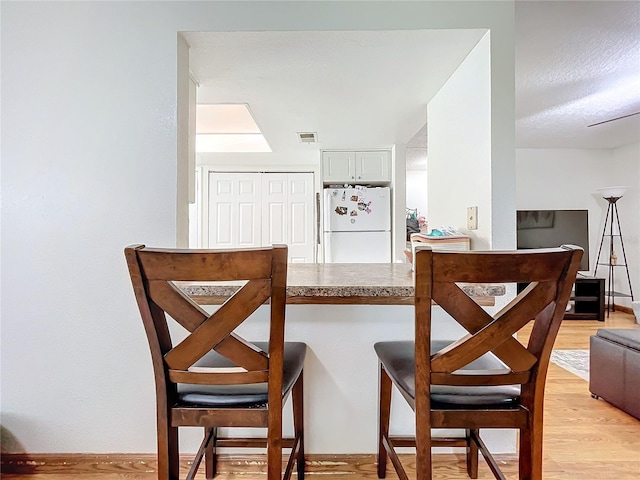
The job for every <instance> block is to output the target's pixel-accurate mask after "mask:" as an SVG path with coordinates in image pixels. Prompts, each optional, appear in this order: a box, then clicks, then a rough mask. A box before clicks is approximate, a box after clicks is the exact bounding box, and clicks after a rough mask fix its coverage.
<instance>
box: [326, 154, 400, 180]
mask: <svg viewBox="0 0 640 480" xmlns="http://www.w3.org/2000/svg"><path fill="white" fill-rule="evenodd" d="M322 180H323V182H324V183H376V184H384V183H388V182H390V181H391V152H389V151H388V150H372V151H362V152H355V151H354V152H322Z"/></svg>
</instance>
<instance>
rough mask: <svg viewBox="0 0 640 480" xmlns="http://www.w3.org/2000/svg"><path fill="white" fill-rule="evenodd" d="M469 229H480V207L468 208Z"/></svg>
mask: <svg viewBox="0 0 640 480" xmlns="http://www.w3.org/2000/svg"><path fill="white" fill-rule="evenodd" d="M467 228H468V229H469V230H477V229H478V207H467Z"/></svg>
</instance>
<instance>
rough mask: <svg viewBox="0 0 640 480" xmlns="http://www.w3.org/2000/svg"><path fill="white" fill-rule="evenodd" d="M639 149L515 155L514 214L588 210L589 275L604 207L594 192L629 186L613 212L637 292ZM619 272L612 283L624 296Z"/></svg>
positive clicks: (639, 284)
mask: <svg viewBox="0 0 640 480" xmlns="http://www.w3.org/2000/svg"><path fill="white" fill-rule="evenodd" d="M639 150H640V147H639V144H634V145H630V146H628V147H625V148H620V149H616V150H604V149H602V150H597V149H592V150H580V149H577V150H572V149H518V150H516V172H517V175H516V192H517V196H516V205H517V209H520V210H525V209H587V210H589V260H590V268H591V273H592V274H593V273H594V271H595V262H596V257H597V255H598V247H599V245H600V240H601V236H602V229H603V226H604V220H605V216H606V212H607V206H608V203H607V202H606V200H604V199H603V198H602V196H601V195H600V194H599V193H598V192H597V189H598V188H602V187H608V186H613V185H629V186H630V187H632V188H631V189H629V191H628V192H627V194H625V196H624V197H623V198H622V199H621V200H619V201H618V210H619V214H620V224H621V228H622V231H623V235H624V242H625V250H626V252H627V257H628V261H629V269H630V273H631V276H632V277H631V281H632V287H635V289H636V290H638V289H640V277H639V275H640V268H639V265H638V263H639V257H640V248H639V247H638V234H639V225H638V223H639V220H638V212H639V211H640V200H639V198H640V195H639V194H640V192H639V191H638V190H639V187H640V184H639V179H640V153H639ZM603 248H604V247H603ZM621 273H622V269H620V268H619V269H618V270H616V275H617V276H618V277H617V280H618V281H617V282H616V284H617V285H619V287H617V288H616V290H618V291H622V292H627V291H628V285H627V284H626V277H623V275H622V274H621ZM606 275H607V270H606V268H603V267H600V268H599V269H598V276H604V277H605V278H606ZM620 282H622V284H621V283H620ZM616 303H617V304H621V305H628V304H629V302H628V300H626V299H616Z"/></svg>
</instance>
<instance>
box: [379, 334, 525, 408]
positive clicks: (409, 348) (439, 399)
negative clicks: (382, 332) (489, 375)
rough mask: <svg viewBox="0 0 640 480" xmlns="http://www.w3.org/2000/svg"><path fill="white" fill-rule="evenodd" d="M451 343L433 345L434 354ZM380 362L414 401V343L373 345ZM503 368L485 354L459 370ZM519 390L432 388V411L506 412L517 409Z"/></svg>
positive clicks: (509, 386)
mask: <svg viewBox="0 0 640 480" xmlns="http://www.w3.org/2000/svg"><path fill="white" fill-rule="evenodd" d="M450 343H451V341H432V342H431V351H432V352H433V353H435V352H437V351H439V350H441V349H443V348H444V347H446V346H447V345H449V344H450ZM374 348H375V351H376V353H377V354H378V358H379V359H380V362H382V364H383V365H384V368H385V370H386V372H387V373H388V374H389V377H391V379H392V380H393V382H394V383H395V384H396V385H398V387H399V388H401V389H402V390H404V391H405V392H407V394H408V395H409V396H410V397H411V398H413V399H415V384H416V382H415V361H414V350H415V344H414V342H413V341H393V342H378V343H376V344H375V345H374ZM505 369H506V367H505V365H504V364H503V363H502V362H501V361H500V360H499V359H498V358H497V357H496V356H494V355H493V354H486V355H484V356H482V357H480V358H479V359H477V360H475V361H473V362H471V363H470V364H469V365H467V366H465V367H464V368H463V369H462V370H481V371H482V370H491V371H496V370H505ZM519 397H520V386H518V385H500V386H487V387H483V386H481V387H467V386H464V387H461V386H449V385H431V408H433V409H437V408H439V407H440V408H458V409H467V408H472V409H473V408H477V409H492V408H509V407H512V406H513V407H516V406H517V405H518V402H519Z"/></svg>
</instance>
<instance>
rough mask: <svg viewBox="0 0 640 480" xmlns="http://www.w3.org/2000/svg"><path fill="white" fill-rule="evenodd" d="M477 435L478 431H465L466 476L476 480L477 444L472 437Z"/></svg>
mask: <svg viewBox="0 0 640 480" xmlns="http://www.w3.org/2000/svg"><path fill="white" fill-rule="evenodd" d="M479 434H480V431H479V430H477V429H470V430H467V431H466V437H467V475H469V478H478V444H477V443H476V441H475V439H474V438H473V436H474V435H479Z"/></svg>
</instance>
